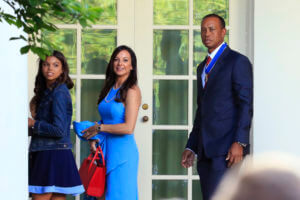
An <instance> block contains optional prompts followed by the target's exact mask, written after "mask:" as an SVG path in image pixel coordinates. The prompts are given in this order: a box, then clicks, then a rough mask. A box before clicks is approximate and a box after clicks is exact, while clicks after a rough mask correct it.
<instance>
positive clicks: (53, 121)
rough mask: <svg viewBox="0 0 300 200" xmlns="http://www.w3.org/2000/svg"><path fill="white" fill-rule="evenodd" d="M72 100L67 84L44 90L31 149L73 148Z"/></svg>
mask: <svg viewBox="0 0 300 200" xmlns="http://www.w3.org/2000/svg"><path fill="white" fill-rule="evenodd" d="M71 117H72V100H71V96H70V93H69V90H68V88H67V86H66V84H61V85H58V86H57V87H55V88H54V89H52V90H50V89H46V90H45V91H44V94H43V97H42V99H41V102H40V104H39V106H38V108H37V113H36V119H35V120H36V122H35V124H34V127H33V135H32V138H31V144H30V148H29V151H43V150H55V149H71V148H72V144H71V140H70V123H71Z"/></svg>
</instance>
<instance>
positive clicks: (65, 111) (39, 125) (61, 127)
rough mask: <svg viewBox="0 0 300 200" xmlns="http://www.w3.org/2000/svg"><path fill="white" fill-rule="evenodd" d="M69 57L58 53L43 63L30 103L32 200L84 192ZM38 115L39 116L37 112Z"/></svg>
mask: <svg viewBox="0 0 300 200" xmlns="http://www.w3.org/2000/svg"><path fill="white" fill-rule="evenodd" d="M73 86H74V84H73V82H72V80H71V78H70V77H69V67H68V63H67V60H66V58H65V57H64V55H63V54H62V53H61V52H59V51H53V53H52V55H51V56H47V57H46V59H45V60H40V62H39V69H38V74H37V76H36V80H35V88H34V93H35V96H34V97H33V99H32V101H31V102H30V107H31V112H32V117H34V119H31V118H28V127H29V128H31V129H32V139H31V143H30V148H29V152H30V153H29V192H30V193H31V195H32V197H33V200H50V199H51V200H64V199H66V194H72V195H74V196H75V195H77V194H80V193H83V192H84V188H83V186H82V184H81V181H80V177H79V174H78V170H77V167H76V163H75V160H74V157H73V154H72V150H71V148H72V144H71V140H70V123H71V117H72V101H71V97H70V93H69V89H71V88H72V87H73ZM35 112H36V113H35Z"/></svg>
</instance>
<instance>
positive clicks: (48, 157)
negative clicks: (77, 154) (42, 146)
mask: <svg viewBox="0 0 300 200" xmlns="http://www.w3.org/2000/svg"><path fill="white" fill-rule="evenodd" d="M29 192H30V193H35V194H43V193H61V194H70V195H73V196H76V195H79V194H81V193H83V192H84V188H83V185H82V183H81V180H80V176H79V173H78V169H77V167H76V163H75V160H74V157H73V154H72V151H71V150H70V149H63V150H47V151H36V152H30V154H29Z"/></svg>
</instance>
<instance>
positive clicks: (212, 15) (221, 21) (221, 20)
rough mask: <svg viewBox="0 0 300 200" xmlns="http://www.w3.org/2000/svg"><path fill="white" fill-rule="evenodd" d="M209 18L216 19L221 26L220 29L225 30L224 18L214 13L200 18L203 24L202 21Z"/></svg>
mask: <svg viewBox="0 0 300 200" xmlns="http://www.w3.org/2000/svg"><path fill="white" fill-rule="evenodd" d="M209 17H216V18H218V19H219V21H220V24H221V28H225V26H226V24H225V20H224V18H223V17H221V16H220V15H217V14H214V13H212V14H208V15H205V16H204V17H203V18H202V22H203V20H205V19H206V18H209Z"/></svg>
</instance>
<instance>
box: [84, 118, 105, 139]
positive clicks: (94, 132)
mask: <svg viewBox="0 0 300 200" xmlns="http://www.w3.org/2000/svg"><path fill="white" fill-rule="evenodd" d="M99 126H101V125H100V124H98V123H97V122H96V123H95V125H94V126H91V127H89V128H87V129H84V130H83V131H82V133H85V134H84V135H83V137H84V138H85V139H87V140H88V139H90V138H91V137H94V136H95V135H97V134H98V129H97V128H98V127H99Z"/></svg>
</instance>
